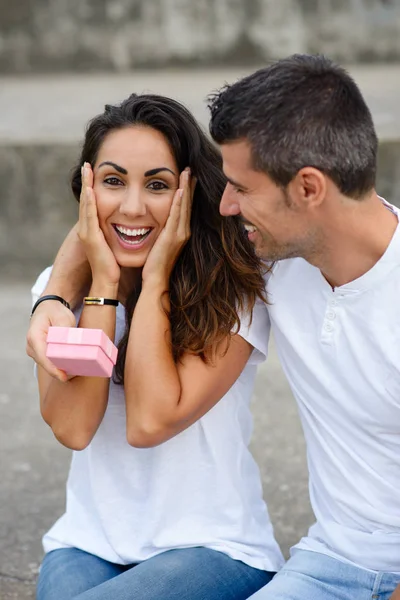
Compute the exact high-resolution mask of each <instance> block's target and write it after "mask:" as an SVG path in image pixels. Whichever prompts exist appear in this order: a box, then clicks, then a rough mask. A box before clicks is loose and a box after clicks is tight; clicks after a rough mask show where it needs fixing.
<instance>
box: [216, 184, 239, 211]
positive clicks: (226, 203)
mask: <svg viewBox="0 0 400 600" xmlns="http://www.w3.org/2000/svg"><path fill="white" fill-rule="evenodd" d="M219 212H220V213H221V215H222V216H223V217H232V216H233V215H238V214H240V207H239V202H238V201H237V200H236V198H235V197H234V194H233V193H232V191H231V190H230V189H229V184H228V185H227V186H226V188H225V189H224V193H223V194H222V198H221V202H220V204H219Z"/></svg>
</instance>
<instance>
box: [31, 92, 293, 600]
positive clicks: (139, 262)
mask: <svg viewBox="0 0 400 600" xmlns="http://www.w3.org/2000/svg"><path fill="white" fill-rule="evenodd" d="M82 164H83V165H84V166H83V168H82V169H81V167H80V166H79V167H77V168H76V170H75V172H74V174H73V177H72V190H73V192H74V194H75V197H76V198H77V199H80V214H79V237H80V240H81V242H82V244H83V247H84V249H85V252H86V255H87V260H88V262H89V264H90V267H91V273H92V279H91V288H90V292H89V297H92V296H96V297H102V298H106V299H107V300H108V301H111V304H106V305H102V306H93V305H88V304H84V305H83V308H82V310H81V311H80V314H79V315H78V319H79V325H78V326H79V327H87V328H101V329H102V330H103V331H104V332H105V333H106V334H107V335H108V336H109V337H110V338H111V339H115V340H116V343H118V347H119V355H118V361H117V364H116V368H115V371H114V377H113V380H112V381H109V380H107V379H101V378H94V377H92V378H90V377H75V378H72V379H70V380H69V381H68V382H66V383H62V382H60V381H57V380H55V379H53V378H52V377H50V376H49V375H48V374H47V373H46V372H45V371H44V370H43V369H41V368H39V372H38V380H39V392H40V404H41V412H42V415H43V418H44V420H45V421H46V422H47V423H48V424H49V425H50V427H51V428H52V430H53V432H54V434H55V436H56V437H57V439H58V440H59V441H60V442H61V443H62V444H64V445H65V446H67V447H69V448H72V449H73V450H74V454H73V458H72V465H71V471H70V474H69V478H68V484H67V509H66V513H65V514H64V515H63V516H62V517H61V519H59V521H57V523H56V524H55V525H54V526H53V527H52V529H51V530H50V531H49V532H48V533H47V534H46V535H45V537H44V548H45V552H46V556H45V558H44V561H43V564H42V567H41V571H40V575H39V581H38V591H37V598H38V600H49V599H50V598H57V600H64V599H65V600H66V599H71V598H74V599H75V600H91V599H96V600H98V599H106V598H112V599H113V600H118V599H121V600H128V599H131V598H132V600H140V599H143V600H144V599H146V600H147V599H161V598H162V599H164V600H165V599H175V598H176V599H179V600H183V599H185V598H187V599H190V600H195V599H197V598H199V599H200V598H201V599H203V598H204V599H207V600H212V599H213V598H218V599H220V600H221V599H222V600H223V599H225V598H226V599H237V600H240V599H244V598H248V597H249V596H251V595H252V594H253V593H254V592H256V591H257V590H258V589H260V588H261V587H262V586H263V585H265V584H266V583H268V581H269V580H270V579H271V577H272V575H273V572H274V571H276V570H277V569H278V568H279V567H280V566H281V563H282V557H281V554H280V551H279V548H278V546H277V544H276V542H275V540H274V537H273V532H272V526H271V524H270V521H269V517H268V512H267V509H266V506H265V504H264V502H263V500H262V490H261V483H260V478H259V474H258V469H257V467H256V465H255V462H254V460H253V459H252V457H251V455H250V453H249V450H248V447H247V446H248V443H249V438H250V434H251V415H250V412H249V400H250V396H251V393H252V389H253V384H254V378H255V370H256V364H257V362H259V360H260V359H262V358H263V356H265V354H266V342H265V340H263V339H262V323H263V321H264V319H266V318H267V317H266V308H265V305H264V304H263V302H262V299H263V279H262V271H261V267H260V264H259V263H258V261H257V259H256V257H255V255H254V254H253V251H252V249H251V246H250V244H249V242H248V240H247V239H246V237H245V233H244V230H243V229H242V226H241V225H240V223H239V222H238V221H236V220H235V219H222V218H221V217H220V215H219V212H218V206H219V200H220V197H221V194H222V191H223V189H224V185H225V181H224V177H223V175H222V171H221V159H220V156H219V154H218V152H217V150H216V149H215V148H214V147H213V145H212V144H211V143H210V142H209V141H208V139H207V138H206V136H205V135H204V134H203V132H202V131H201V129H200V128H199V126H198V125H197V123H196V122H195V120H194V119H193V117H192V116H191V115H190V113H189V112H188V111H187V110H186V109H185V108H184V107H183V106H181V105H180V104H179V103H177V102H175V101H173V100H170V99H167V98H163V97H160V96H152V95H142V96H136V95H132V96H130V97H129V98H128V99H127V100H125V101H124V102H122V104H121V105H118V106H107V107H106V109H105V112H104V113H103V114H101V115H99V116H98V117H96V118H94V119H93V120H92V121H91V123H90V125H89V128H88V130H87V133H86V137H85V141H84V145H83V149H82V155H81V160H80V165H82ZM45 280H46V275H44V276H43V277H42V279H41V282H40V283H39V285H38V286H37V287H38V288H41V289H38V291H39V293H41V291H42V290H43V288H44V286H45ZM257 299H258V302H257V303H256V300H257ZM116 301H119V303H120V304H119V306H117V307H116V306H115V304H116ZM239 315H243V318H242V319H240V316H239ZM251 315H252V320H251V318H250V316H251ZM260 330H261V334H260Z"/></svg>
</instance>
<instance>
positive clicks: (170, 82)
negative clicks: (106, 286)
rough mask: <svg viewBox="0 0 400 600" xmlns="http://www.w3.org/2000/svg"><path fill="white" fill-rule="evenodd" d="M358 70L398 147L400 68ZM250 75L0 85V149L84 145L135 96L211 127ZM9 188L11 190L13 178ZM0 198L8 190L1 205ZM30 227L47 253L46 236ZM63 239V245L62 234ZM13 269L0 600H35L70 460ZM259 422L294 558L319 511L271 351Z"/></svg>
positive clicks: (2, 363)
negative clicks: (31, 346)
mask: <svg viewBox="0 0 400 600" xmlns="http://www.w3.org/2000/svg"><path fill="white" fill-rule="evenodd" d="M352 72H353V73H354V75H355V77H356V79H357V80H358V82H359V83H360V85H361V87H362V89H363V90H364V92H365V94H366V97H367V99H368V102H369V104H370V106H371V108H372V110H373V113H374V118H375V122H376V124H377V128H378V132H379V135H380V138H381V140H382V139H383V140H388V141H391V140H394V141H396V140H397V139H400V126H399V123H400V119H399V117H400V108H399V107H400V105H399V103H398V97H399V93H400V66H396V65H392V66H390V67H362V68H356V69H353V70H352ZM242 73H243V71H239V70H229V71H228V70H227V71H224V72H221V71H208V72H204V71H193V72H190V73H180V72H163V73H157V72H152V73H136V74H131V75H125V76H115V75H113V76H106V75H104V76H99V75H96V76H87V77H86V76H79V77H72V76H71V77H65V78H57V77H41V78H24V79H22V78H7V79H0V145H1V146H2V148H3V151H4V156H7V153H8V147H9V146H8V144H9V145H10V147H11V146H16V145H21V146H27V147H28V146H29V145H31V146H32V147H35V145H36V144H37V145H39V146H40V144H41V143H44V144H45V143H48V144H50V145H51V144H54V147H56V146H57V145H60V146H61V145H62V144H66V145H68V144H72V145H73V144H75V143H76V142H77V140H79V139H80V138H81V135H82V131H83V126H84V124H85V122H86V121H87V119H88V118H89V117H90V116H92V115H94V114H95V113H96V112H98V111H100V110H101V109H102V107H103V105H104V103H105V102H112V101H117V100H120V99H121V98H124V97H125V96H126V95H127V94H128V93H130V92H131V91H134V90H137V91H143V90H152V91H157V92H159V93H164V94H168V95H171V96H175V97H177V98H178V99H181V100H183V101H184V102H185V103H186V104H187V105H188V106H189V107H190V108H191V109H192V110H193V111H194V113H195V114H196V116H197V117H198V118H199V119H200V120H201V121H202V123H203V124H205V123H206V121H207V113H206V109H205V105H204V103H203V98H204V97H205V95H206V94H207V93H208V92H209V91H210V90H212V89H215V88H217V87H219V86H220V85H221V84H223V82H224V80H228V81H232V80H233V79H235V78H236V77H238V76H239V75H241V74H242ZM2 180H4V183H5V185H7V170H5V171H4V173H3V178H2ZM399 184H400V178H399ZM15 189H17V188H15ZM1 194H2V191H1V190H0V200H1ZM11 196H12V195H11ZM11 196H10V197H11ZM56 200H57V198H56ZM0 205H1V202H0ZM1 218H2V217H1V215H0V224H1ZM21 218H23V215H22V217H21ZM7 223H8V221H4V230H3V231H4V232H5V231H6V230H7V229H10V225H7ZM28 226H29V222H28ZM31 229H32V231H31V235H32V237H33V238H35V243H36V245H37V246H40V244H41V243H42V237H41V234H38V233H37V232H36V233H35V230H34V228H33V227H31ZM11 234H12V236H14V237H15V236H17V240H18V247H19V248H20V249H22V250H23V248H24V237H23V236H22V235H18V234H17V233H16V232H15V231H14V230H12V231H11ZM1 235H3V234H1ZM57 235H58V236H59V237H60V239H61V235H62V231H61V229H60V231H59V232H58V233H57ZM35 236H36V237H35ZM29 252H31V250H29ZM26 254H28V252H27V253H26ZM24 260H25V259H24ZM24 260H21V264H22V263H23V262H24ZM26 260H28V256H26ZM50 260H51V256H49V257H48V261H50ZM5 263H6V260H5V257H4V256H3V257H0V481H1V485H0V600H11V599H18V600H25V599H28V598H34V580H35V576H36V572H37V568H38V565H39V563H40V560H41V556H42V550H41V542H40V538H41V536H42V534H43V533H44V531H45V530H46V529H47V528H48V527H49V526H50V525H51V524H52V523H53V522H54V520H55V519H56V518H57V517H58V516H59V515H60V514H61V513H62V511H63V506H64V484H65V479H66V474H67V469H68V464H69V458H70V453H69V452H68V451H67V450H66V449H64V448H62V447H61V446H60V445H59V444H58V443H57V442H56V441H55V440H54V439H53V436H52V434H51V432H50V430H49V429H48V428H47V426H46V425H45V424H44V423H43V422H42V420H41V418H40V415H39V410H38V399H37V392H36V383H35V380H34V378H33V374H32V365H31V363H30V361H29V359H28V358H27V357H26V356H25V351H24V349H25V339H24V338H25V331H26V329H27V326H28V319H29V317H28V315H29V308H30V294H29V287H30V283H31V282H32V280H33V279H34V278H35V276H36V273H37V270H38V269H39V265H38V266H37V268H36V267H35V268H32V269H31V268H29V274H28V276H25V278H23V279H16V278H15V276H13V271H12V270H11V269H7V264H5ZM29 264H30V262H29ZM41 266H42V267H43V266H45V264H43V265H41ZM23 271H24V269H23V268H21V269H20V272H21V273H22V272H23ZM25 271H26V270H25ZM1 273H2V274H3V275H2V276H1ZM6 273H7V274H6ZM5 274H6V275H5ZM254 414H255V433H254V440H253V449H254V454H255V456H256V458H257V460H258V463H259V465H260V469H261V474H262V479H263V484H264V490H265V496H266V499H267V500H268V504H269V507H270V512H271V517H272V520H273V523H274V524H275V528H276V535H277V538H278V540H279V542H280V543H281V545H282V549H283V550H284V552H285V554H287V553H288V549H289V547H290V545H292V544H293V543H295V542H296V541H297V540H298V539H299V538H300V537H301V536H302V535H303V534H304V533H305V532H306V530H307V528H308V526H309V525H310V523H311V521H312V513H311V510H310V506H309V502H308V493H307V471H306V463H305V455H304V443H303V438H302V434H301V430H300V426H299V422H298V418H297V414H296V409H295V406H294V403H293V399H292V396H291V394H290V391H289V389H288V386H287V384H286V381H285V379H284V377H283V375H282V372H281V369H280V366H279V364H278V361H277V358H276V355H275V353H274V350H273V348H272V351H271V354H270V357H269V360H268V362H267V364H266V366H265V367H262V368H260V371H259V376H258V380H257V387H256V391H255V399H254Z"/></svg>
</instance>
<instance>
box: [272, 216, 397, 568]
mask: <svg viewBox="0 0 400 600" xmlns="http://www.w3.org/2000/svg"><path fill="white" fill-rule="evenodd" d="M388 208H390V209H391V210H393V212H395V213H396V210H397V209H395V207H390V205H388ZM268 292H269V300H270V302H271V305H270V306H269V307H268V311H269V315H270V320H271V325H272V331H273V334H274V338H275V341H276V347H277V351H278V354H279V357H280V361H281V364H282V367H283V369H284V371H285V374H286V376H287V378H288V380H289V383H290V386H291V389H292V391H293V394H294V396H295V398H296V400H297V403H298V406H299V411H300V418H301V421H302V425H303V428H304V434H305V438H306V442H307V460H308V468H309V473H310V497H311V503H312V507H313V510H314V513H315V516H316V520H317V523H316V524H315V525H313V526H312V527H311V529H310V531H309V533H308V536H306V537H304V538H303V539H302V540H301V541H300V543H299V544H298V545H297V546H296V548H301V549H305V550H312V551H317V552H322V553H324V554H328V555H330V556H333V557H335V558H339V559H341V560H344V561H349V562H351V563H353V564H356V565H358V566H360V567H363V568H366V569H371V570H374V571H386V572H400V227H399V226H398V227H397V230H396V232H395V234H394V236H393V238H392V240H391V243H390V245H389V247H388V248H387V250H386V252H385V254H384V255H383V256H382V258H381V259H380V260H379V261H378V262H377V263H376V264H375V265H374V267H373V268H372V269H371V270H370V271H368V272H367V273H366V274H365V275H363V276H362V277H360V278H359V279H357V280H355V281H352V282H351V283H348V284H346V285H343V286H341V287H338V288H336V289H334V290H332V288H331V287H330V285H329V284H328V283H327V281H326V280H325V279H324V277H323V276H322V274H321V272H320V270H319V269H317V268H316V267H313V266H312V265H310V264H309V263H307V262H306V261H305V260H303V259H301V258H295V259H289V260H285V261H280V262H279V263H277V264H276V266H275V268H274V271H273V273H272V275H271V276H270V278H269V280H268Z"/></svg>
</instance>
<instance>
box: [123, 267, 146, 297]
mask: <svg viewBox="0 0 400 600" xmlns="http://www.w3.org/2000/svg"><path fill="white" fill-rule="evenodd" d="M141 283H142V269H132V268H129V267H121V276H120V279H119V286H118V300H119V301H120V302H121V304H123V305H125V304H126V301H127V298H128V297H129V295H130V293H131V292H132V290H134V289H135V288H137V287H139V286H140V285H141Z"/></svg>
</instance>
